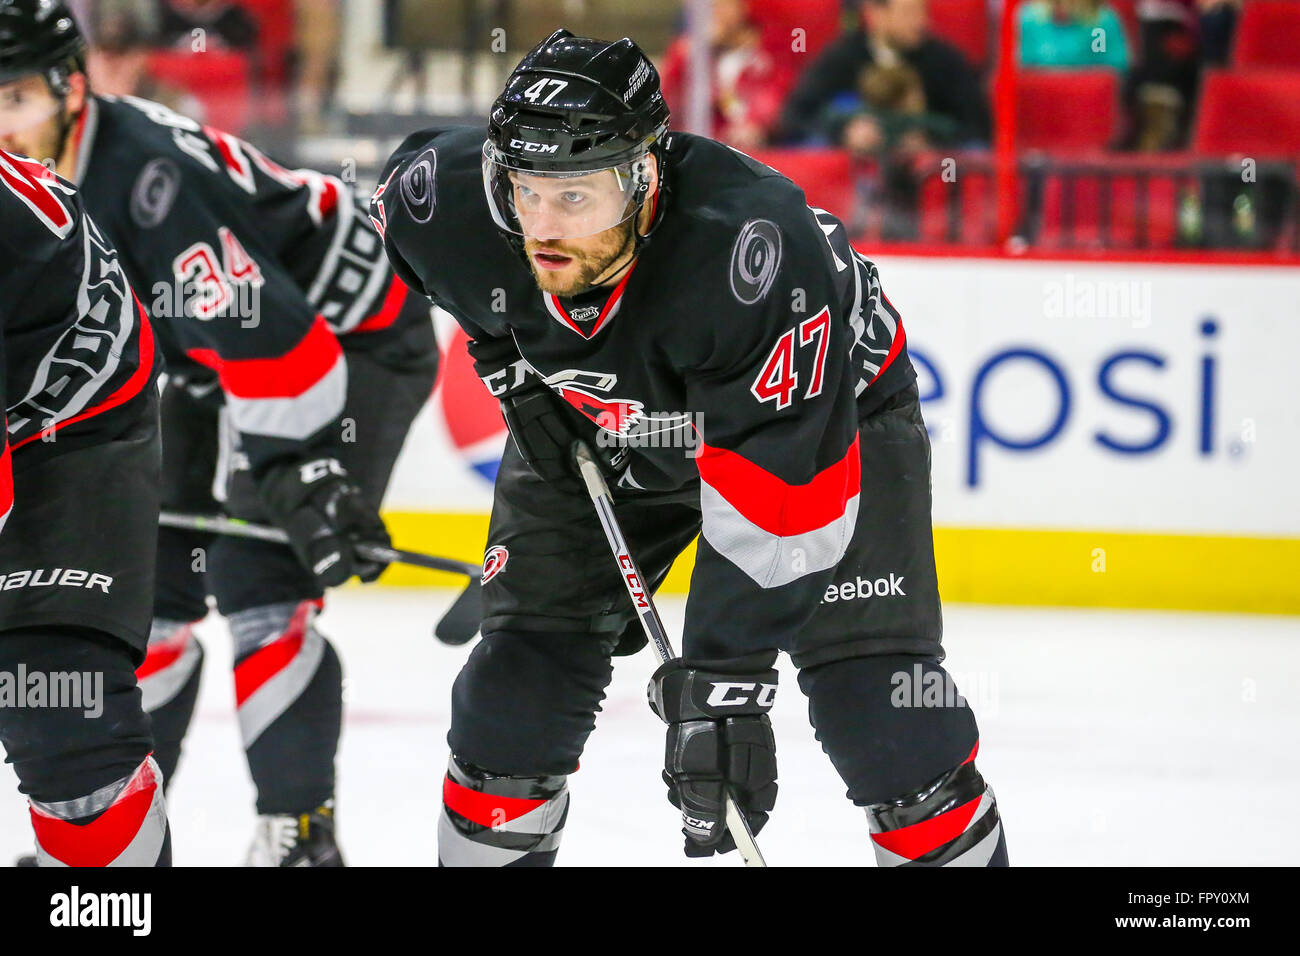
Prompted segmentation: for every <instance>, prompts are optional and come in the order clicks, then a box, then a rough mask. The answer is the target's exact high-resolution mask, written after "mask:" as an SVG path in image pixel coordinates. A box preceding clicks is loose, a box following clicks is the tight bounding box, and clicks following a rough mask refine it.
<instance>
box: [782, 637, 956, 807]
mask: <svg viewBox="0 0 1300 956" xmlns="http://www.w3.org/2000/svg"><path fill="white" fill-rule="evenodd" d="M799 687H800V689H802V690H803V692H804V693H805V694H806V695H807V696H808V716H809V719H810V720H811V722H812V725H813V728H814V729H815V730H816V732H817V739H818V740H819V741H820V742H821V745H822V749H823V750H825V751H826V754H827V756H829V757H830V759H831V763H832V764H834V766H835V769H836V770H837V771H838V772H839V775H840V777H841V778H842V779H843V780H844V783H845V784H846V785H847V787H848V796H849V799H850V800H852V801H853V802H854V803H855V804H857V805H858V806H860V807H863V806H867V805H869V804H873V803H881V802H884V801H887V800H891V799H893V798H894V797H895V796H897V795H898V794H900V793H908V792H910V791H912V790H913V789H915V788H916V787H918V786H920V785H921V784H923V783H924V782H925V781H927V780H933V779H935V778H936V777H938V776H939V775H940V774H942V773H944V772H946V771H948V770H950V769H951V768H952V767H955V766H957V765H958V764H959V763H961V761H962V760H964V759H965V758H966V756H967V755H968V754H969V753H970V752H971V750H972V748H974V746H975V743H976V741H977V740H978V739H979V728H978V726H977V725H976V723H975V715H974V713H973V712H972V711H971V708H970V707H969V706H968V705H967V703H966V701H965V700H964V699H962V698H961V696H960V695H959V694H958V693H957V692H956V687H955V685H954V684H953V682H952V679H951V678H950V677H949V676H948V674H947V672H946V671H945V670H944V669H943V667H942V666H941V665H940V664H939V662H938V661H937V660H936V659H935V658H933V657H920V656H916V655H909V654H885V655H876V656H870V657H852V658H846V659H844V660H838V661H833V662H831V663H828V664H822V665H819V666H817V667H811V668H805V669H804V670H801V671H800V672H799ZM934 688H938V689H939V691H944V690H947V691H949V692H948V693H942V692H941V693H937V694H935V693H930V691H931V690H933V689H934Z"/></svg>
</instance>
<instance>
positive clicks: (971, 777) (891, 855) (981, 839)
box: [867, 743, 1007, 866]
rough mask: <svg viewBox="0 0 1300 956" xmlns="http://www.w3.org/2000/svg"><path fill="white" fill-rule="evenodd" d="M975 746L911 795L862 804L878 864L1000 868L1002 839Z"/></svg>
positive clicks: (1004, 845) (1003, 856)
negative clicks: (885, 801) (968, 753)
mask: <svg viewBox="0 0 1300 956" xmlns="http://www.w3.org/2000/svg"><path fill="white" fill-rule="evenodd" d="M978 750H979V744H978V743H977V744H976V745H975V749H974V750H972V751H971V753H970V756H969V757H967V758H966V759H965V760H964V761H962V763H961V764H960V765H958V766H957V767H955V768H953V769H952V770H950V771H948V772H947V773H945V774H944V775H943V776H942V777H940V778H939V779H937V780H935V781H933V782H931V783H930V784H929V785H927V786H925V787H922V788H921V789H920V790H917V791H915V792H913V793H909V794H907V795H906V796H904V797H901V798H899V799H897V800H892V801H890V802H888V803H876V804H872V805H870V806H868V807H867V819H868V820H869V821H870V824H871V842H872V845H873V846H874V847H875V850H876V862H877V863H879V864H880V865H881V866H904V865H910V866H1006V865H1007V840H1006V836H1005V834H1003V832H1002V821H1001V819H1000V818H999V816H998V805H997V800H995V799H994V797H993V788H992V787H990V786H989V785H988V784H986V783H985V782H984V778H983V777H982V776H980V772H979V771H978V770H976V769H975V754H976V752H977V751H978Z"/></svg>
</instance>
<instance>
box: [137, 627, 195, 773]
mask: <svg viewBox="0 0 1300 956" xmlns="http://www.w3.org/2000/svg"><path fill="white" fill-rule="evenodd" d="M202 672H203V645H202V644H200V643H199V640H198V638H197V637H195V636H194V625H193V624H187V623H185V622H183V621H167V620H163V619H161V618H154V620H153V625H152V627H151V628H150V630H149V648H148V651H147V653H146V655H145V659H144V663H143V664H141V665H140V666H139V667H138V668H136V671H135V676H136V679H137V680H138V681H139V682H140V693H141V694H142V696H143V703H144V709H145V710H146V711H147V712H148V713H149V717H150V719H151V721H152V723H153V738H154V752H153V753H154V759H155V760H156V761H158V769H160V770H161V771H162V776H163V786H164V787H170V786H171V783H172V779H173V777H175V775H176V764H177V763H178V762H179V760H180V756H181V741H183V740H184V739H185V733H186V731H187V730H188V729H189V726H190V720H191V719H192V718H193V716H194V705H195V703H196V702H197V700H198V696H199V678H200V675H201V674H202Z"/></svg>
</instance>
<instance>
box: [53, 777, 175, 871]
mask: <svg viewBox="0 0 1300 956" xmlns="http://www.w3.org/2000/svg"><path fill="white" fill-rule="evenodd" d="M157 789H158V779H157V778H156V777H155V776H154V774H153V769H152V768H151V767H150V765H149V761H148V760H146V761H145V762H144V763H142V764H141V765H140V769H139V770H137V771H136V772H135V775H134V776H133V777H132V778H131V779H130V780H129V781H127V784H126V786H125V787H123V788H122V792H121V793H120V794H118V796H117V799H116V800H114V801H113V802H112V803H111V804H109V806H108V809H107V810H105V811H104V812H103V813H101V814H100V815H99V816H98V817H96V818H95V819H94V820H92V821H91V822H90V823H87V824H84V825H78V824H75V823H69V822H68V821H66V820H60V819H59V818H58V817H54V816H50V815H49V814H48V813H43V812H42V811H40V810H37V809H36V807H32V808H31V813H32V829H33V830H35V831H36V842H37V843H39V844H40V845H41V849H42V850H44V851H45V852H46V853H48V854H49V855H50V856H52V857H54V858H55V859H56V860H58V861H59V862H60V863H66V864H67V865H68V866H107V865H108V864H110V863H112V862H113V861H114V860H116V859H117V858H118V857H119V856H121V855H122V851H123V850H125V849H126V848H127V847H128V846H130V845H131V841H132V840H134V839H135V838H136V834H138V833H139V832H140V828H141V827H142V826H143V825H144V821H145V817H146V816H147V815H148V813H149V808H150V807H151V806H153V799H154V791H156V790H157Z"/></svg>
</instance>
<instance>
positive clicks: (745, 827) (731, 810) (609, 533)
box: [574, 442, 767, 866]
mask: <svg viewBox="0 0 1300 956" xmlns="http://www.w3.org/2000/svg"><path fill="white" fill-rule="evenodd" d="M574 458H575V459H576V460H577V462H578V469H579V470H580V471H581V472H582V480H583V482H585V483H586V485H587V494H588V495H590V496H591V503H592V505H593V506H595V508H596V516H597V517H598V518H599V519H600V525H601V527H602V528H604V529H605V538H606V540H608V541H609V548H610V550H611V551H613V552H614V561H615V562H616V563H617V564H618V570H619V574H621V575H622V577H623V585H624V586H625V587H626V588H627V593H628V596H629V597H631V598H632V606H633V607H634V608H636V613H637V617H638V618H639V619H640V621H641V627H642V628H643V629H644V630H645V633H646V637H648V638H649V639H650V643H651V645H653V647H654V649H655V656H656V657H658V658H659V663H660V664H667V663H668V662H669V661H670V660H672V659H673V658H675V657H676V656H677V654H676V652H674V651H673V645H672V642H671V641H670V640H669V639H668V632H667V631H666V630H664V622H663V620H662V619H661V618H660V617H659V611H658V610H657V609H656V608H655V603H654V598H652V597H651V596H650V590H649V587H648V583H647V582H646V579H645V577H644V576H643V575H642V574H641V569H640V568H638V567H637V564H636V560H635V559H634V558H633V557H632V552H631V551H630V550H629V549H628V546H627V542H626V541H625V540H624V539H623V529H622V528H620V527H619V524H618V518H617V517H615V515H614V498H613V496H611V495H610V493H609V486H607V485H606V484H605V478H604V476H603V475H602V474H601V473H600V466H599V465H597V464H596V461H595V459H594V458H592V456H591V451H590V449H588V448H587V446H586V445H584V444H582V443H581V442H579V443H578V445H577V447H576V449H575V450H574ZM724 806H725V813H726V821H727V829H728V830H730V831H731V837H732V839H733V840H735V841H736V849H737V850H739V851H740V856H741V859H743V860H744V861H745V866H767V862H766V861H765V860H764V859H763V854H762V853H761V852H760V851H759V849H758V844H757V843H756V842H755V841H754V834H753V831H751V830H750V829H749V821H748V820H746V819H745V816H744V814H742V813H741V812H740V809H739V808H738V807H737V806H736V800H735V798H734V797H733V796H732V794H731V793H730V791H728V793H727V797H726V801H725V804H724Z"/></svg>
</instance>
